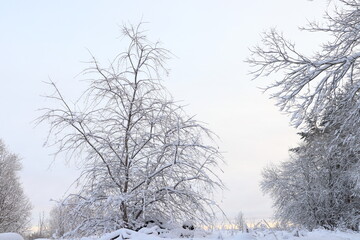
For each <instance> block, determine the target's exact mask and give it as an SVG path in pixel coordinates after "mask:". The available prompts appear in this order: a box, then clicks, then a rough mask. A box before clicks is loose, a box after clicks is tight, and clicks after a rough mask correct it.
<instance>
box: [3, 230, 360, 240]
mask: <svg viewBox="0 0 360 240" xmlns="http://www.w3.org/2000/svg"><path fill="white" fill-rule="evenodd" d="M150 232H151V230H150V231H148V232H147V233H145V232H134V231H130V230H127V229H120V230H118V231H115V232H112V233H109V234H105V235H104V236H102V237H100V238H95V237H93V238H82V239H81V240H111V239H113V240H122V239H130V240H166V239H168V240H190V239H191V240H360V233H356V232H351V231H349V232H341V231H327V230H314V231H312V232H308V231H305V230H299V231H296V230H294V231H276V230H274V231H273V230H269V229H264V230H251V231H250V232H249V233H242V232H238V231H216V232H213V233H212V234H210V235H207V236H202V235H203V233H201V232H200V233H199V232H198V233H195V235H194V236H188V237H170V238H164V237H159V236H157V234H155V233H154V234H151V233H150ZM149 233H150V234H149ZM118 236H119V237H118ZM117 237H118V238H117ZM6 240H11V239H6ZM42 240H44V239H42Z"/></svg>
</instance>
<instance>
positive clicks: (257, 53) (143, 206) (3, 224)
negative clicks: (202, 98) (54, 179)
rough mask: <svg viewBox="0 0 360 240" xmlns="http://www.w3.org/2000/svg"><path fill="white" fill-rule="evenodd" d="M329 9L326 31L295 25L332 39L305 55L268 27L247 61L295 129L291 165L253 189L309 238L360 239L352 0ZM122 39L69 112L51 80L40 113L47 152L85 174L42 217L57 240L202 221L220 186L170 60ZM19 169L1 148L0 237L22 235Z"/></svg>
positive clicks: (356, 15) (95, 66) (145, 44)
mask: <svg viewBox="0 0 360 240" xmlns="http://www.w3.org/2000/svg"><path fill="white" fill-rule="evenodd" d="M337 2H338V3H340V4H341V5H342V7H341V8H336V10H335V12H334V13H328V14H327V15H326V22H325V23H324V24H318V23H310V24H309V25H308V27H306V28H304V29H305V30H308V31H311V32H325V33H328V34H329V36H330V40H329V41H328V42H326V43H324V44H323V45H322V46H321V50H320V51H318V52H317V53H315V54H314V55H313V56H305V55H304V54H301V53H300V52H299V51H298V50H297V49H296V48H295V44H294V43H292V42H290V41H288V40H286V39H285V38H284V36H283V35H282V34H280V33H279V32H277V31H276V30H271V31H269V32H268V33H265V35H264V37H263V45H262V46H259V47H256V48H254V49H253V51H252V57H251V58H250V59H249V60H248V62H249V63H250V64H251V65H252V66H253V67H254V68H255V70H254V71H253V75H254V77H255V78H258V77H261V76H265V77H267V76H269V75H272V74H274V73H277V74H278V75H277V76H280V77H279V79H278V80H277V81H276V82H274V83H273V84H272V85H270V86H269V87H267V89H266V90H267V91H271V92H272V97H273V98H275V99H277V101H278V105H279V106H280V108H281V110H283V111H285V112H287V113H289V114H290V115H291V116H292V120H291V121H292V123H293V125H294V126H296V127H298V128H300V129H301V133H300V135H301V137H302V143H301V144H300V145H299V146H298V147H296V148H293V149H291V150H290V159H289V160H287V161H285V162H283V163H281V164H280V165H278V166H270V167H267V168H265V170H264V172H263V177H264V178H263V181H262V182H261V188H262V190H263V191H264V192H265V193H269V194H270V195H271V196H272V198H273V199H274V206H275V208H276V216H277V217H278V218H279V220H281V221H282V222H283V223H291V224H295V225H300V226H305V227H307V228H310V229H313V228H316V227H325V228H327V229H335V228H347V229H353V230H359V221H360V181H359V176H360V175H359V171H360V161H359V159H360V151H359V150H358V149H360V96H359V94H360V93H359V92H360V65H359V58H360V44H359V43H360V23H359V19H360V2H359V1H357V0H338V1H337ZM123 33H124V36H125V38H126V39H127V40H128V41H129V45H128V48H127V50H126V51H125V52H122V53H120V54H118V55H117V56H116V57H115V59H114V60H113V61H112V63H111V64H110V66H108V67H102V66H101V65H100V63H99V62H98V61H97V60H96V59H95V58H93V61H92V65H91V67H89V68H88V69H86V70H85V71H84V72H85V73H86V74H87V76H90V77H89V78H88V79H89V80H88V83H89V84H88V88H87V89H86V90H85V91H84V92H83V94H82V95H81V97H80V98H79V99H78V101H76V104H73V105H71V104H70V101H68V100H67V99H66V98H65V97H64V96H63V94H62V93H61V91H60V90H59V88H58V86H57V85H56V84H55V83H54V82H50V83H49V85H50V86H51V87H52V89H53V90H54V93H53V94H52V95H49V96H48V98H50V99H52V100H54V101H55V102H56V103H57V106H58V107H55V108H45V109H43V114H42V116H41V117H40V118H39V119H38V120H39V123H42V122H47V123H48V124H49V126H50V131H49V137H48V141H47V144H48V145H50V146H56V147H57V149H58V151H57V154H61V153H65V154H61V156H67V157H68V158H69V160H74V161H77V162H78V163H79V164H80V166H81V170H82V171H81V175H80V176H79V178H78V180H77V188H76V191H75V192H72V193H71V194H68V195H67V196H66V197H65V199H63V200H62V201H61V202H60V203H59V204H58V205H57V206H55V207H54V209H53V210H52V212H51V217H50V220H49V222H48V228H49V229H48V231H49V232H51V233H54V234H55V235H57V236H59V237H60V236H85V235H93V234H102V233H104V232H109V231H113V230H116V229H118V228H122V227H125V228H129V229H134V230H137V229H140V228H142V227H145V226H146V225H147V224H148V223H149V222H156V223H159V224H162V223H165V222H178V223H179V222H182V221H185V220H188V219H191V220H192V221H193V222H196V223H198V224H208V223H209V222H211V220H212V219H213V213H214V208H216V207H217V205H216V203H214V201H213V200H212V194H213V192H214V191H215V190H216V189H221V188H223V184H222V182H221V180H220V179H219V178H218V176H217V173H218V171H219V163H221V162H222V155H221V153H220V152H219V150H218V147H217V146H216V144H215V142H214V140H213V139H214V134H213V133H212V132H211V131H210V130H209V129H208V128H207V127H206V126H205V125H204V124H203V123H201V122H199V121H197V120H196V119H195V118H194V117H192V116H189V115H187V114H186V112H185V111H184V108H183V107H182V106H181V105H179V104H178V103H176V102H175V101H174V100H173V98H172V97H171V95H170V93H169V92H168V91H167V90H166V88H165V87H164V85H163V84H162V79H163V77H164V76H166V75H167V69H166V67H165V61H166V60H167V59H168V58H169V57H170V53H169V51H168V50H166V49H164V48H162V47H160V46H159V43H152V42H150V41H149V40H148V39H147V37H146V36H145V34H144V32H142V31H141V24H140V25H138V26H136V27H134V26H131V27H124V28H123ZM20 168H21V166H20V163H19V158H18V157H17V156H16V155H14V154H11V153H9V152H8V151H7V150H6V149H5V146H4V144H3V143H2V142H1V141H0V231H22V230H24V229H25V227H26V223H27V222H28V219H29V213H30V209H31V206H30V204H29V201H28V199H27V198H26V197H25V196H24V193H23V191H22V188H21V186H20V183H19V179H18V176H17V174H16V173H17V172H18V171H19V170H20ZM242 221H243V220H242V216H239V224H240V222H241V224H242ZM242 225H243V224H242Z"/></svg>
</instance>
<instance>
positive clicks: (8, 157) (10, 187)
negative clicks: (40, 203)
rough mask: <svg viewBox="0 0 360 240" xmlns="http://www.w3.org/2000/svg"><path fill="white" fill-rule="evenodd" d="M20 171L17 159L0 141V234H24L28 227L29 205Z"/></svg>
mask: <svg viewBox="0 0 360 240" xmlns="http://www.w3.org/2000/svg"><path fill="white" fill-rule="evenodd" d="M20 170H21V163H20V159H19V157H18V156H17V155H15V154H13V153H11V152H9V151H8V150H7V149H6V146H5V144H4V143H3V142H2V141H1V140H0V232H24V231H26V230H27V229H28V227H29V223H30V216H31V204H30V201H29V199H28V198H27V197H26V196H25V194H24V191H23V188H22V186H21V183H20V179H19V176H18V172H19V171H20Z"/></svg>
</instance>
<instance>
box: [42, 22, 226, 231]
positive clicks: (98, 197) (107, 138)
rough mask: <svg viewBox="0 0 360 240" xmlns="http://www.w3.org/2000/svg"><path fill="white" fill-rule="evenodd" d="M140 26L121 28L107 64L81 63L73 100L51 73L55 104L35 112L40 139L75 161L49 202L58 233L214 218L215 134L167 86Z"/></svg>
mask: <svg viewBox="0 0 360 240" xmlns="http://www.w3.org/2000/svg"><path fill="white" fill-rule="evenodd" d="M140 27H141V24H140V25H139V26H135V27H134V26H131V27H124V28H123V33H124V36H125V39H127V40H128V41H129V45H128V47H127V49H126V51H125V52H123V53H120V54H118V55H117V56H116V58H115V59H114V60H113V61H112V63H111V64H110V66H108V67H102V66H101V65H100V63H99V62H98V61H97V60H96V59H95V58H93V61H92V66H91V67H90V68H88V69H86V70H85V73H86V74H87V76H89V79H91V80H89V81H88V83H89V85H88V88H87V89H86V90H85V91H84V93H83V94H82V95H81V97H80V99H79V100H78V101H77V103H78V104H77V105H74V106H72V105H70V104H69V101H68V100H66V99H65V98H64V97H63V95H62V93H61V92H60V90H59V88H58V87H57V85H56V84H55V83H53V82H50V83H49V84H50V85H51V87H52V88H53V90H54V94H52V95H50V96H48V97H49V98H50V99H52V100H54V101H55V102H56V103H57V104H58V108H48V109H44V111H43V115H42V116H41V117H40V118H39V122H47V123H49V125H50V134H49V140H48V142H47V143H48V144H49V145H56V146H57V147H58V153H65V156H69V158H70V159H72V160H75V161H77V162H78V163H80V165H81V169H82V172H81V176H80V177H79V179H78V180H77V185H78V188H77V191H76V192H73V193H71V194H69V195H67V196H66V197H65V199H64V200H63V201H62V203H61V204H60V205H59V206H58V207H57V209H55V210H54V212H53V213H56V215H57V216H58V218H57V219H56V220H54V221H63V220H64V219H65V221H66V224H65V225H64V224H58V226H61V227H63V228H62V229H58V231H57V234H58V235H61V236H62V235H64V234H65V235H66V236H84V235H92V234H99V233H100V234H101V233H104V232H109V231H113V230H116V229H118V228H122V227H125V228H129V229H139V228H141V227H144V226H146V224H147V223H148V222H149V221H156V222H159V223H164V222H168V221H170V222H179V223H181V222H182V221H186V220H189V219H191V220H192V221H193V222H196V223H198V224H207V223H209V222H211V221H212V220H213V211H214V207H215V208H216V207H217V206H216V204H215V203H214V201H213V200H212V193H213V191H214V190H215V189H217V188H220V189H221V188H222V187H223V184H222V182H221V180H220V179H219V178H218V176H217V173H218V171H219V166H218V164H219V163H221V162H222V155H221V153H220V152H219V149H218V147H217V146H216V144H215V142H214V140H213V138H214V137H215V135H214V134H213V133H212V132H211V131H210V130H209V129H208V128H207V127H206V126H205V124H203V123H201V122H199V121H197V120H196V119H195V118H194V117H193V116H189V115H187V114H186V112H185V111H184V109H183V107H182V106H181V105H179V104H177V103H176V102H175V101H174V100H173V98H172V97H171V95H170V94H169V92H168V91H167V90H166V89H165V87H164V86H163V84H162V78H163V76H166V75H167V70H166V68H165V61H166V59H168V58H169V57H170V53H169V51H168V50H166V49H164V48H161V47H160V46H159V43H152V42H150V41H149V40H148V39H147V38H146V36H145V34H144V32H142V31H141V28H140ZM62 156H63V155H62ZM64 214H65V215H64ZM59 216H60V217H59ZM63 217H65V218H63ZM61 219H63V220H61Z"/></svg>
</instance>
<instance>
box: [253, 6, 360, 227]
mask: <svg viewBox="0 0 360 240" xmlns="http://www.w3.org/2000/svg"><path fill="white" fill-rule="evenodd" d="M337 3H340V4H341V7H339V8H336V10H335V12H334V13H327V15H326V22H325V23H324V24H318V23H310V24H309V25H308V26H307V27H305V28H303V29H304V30H308V31H311V32H325V33H328V34H329V37H330V40H329V41H328V42H326V43H324V44H323V45H322V47H321V50H320V51H318V52H317V53H315V55H314V56H305V55H303V54H301V53H300V52H299V51H298V50H297V49H296V48H295V44H294V43H292V42H290V41H288V40H286V39H285V38H284V37H283V35H282V34H280V33H278V32H277V31H276V30H271V31H270V32H268V33H266V34H265V35H264V38H263V45H262V46H259V47H256V48H255V49H253V52H252V57H251V58H250V59H249V60H248V62H249V63H250V64H251V65H252V66H253V67H255V70H254V71H253V75H254V77H255V78H257V77H260V76H265V77H266V76H269V75H272V74H274V73H277V74H278V75H277V76H280V77H279V80H277V81H276V82H274V83H273V84H272V85H270V86H269V87H268V88H267V90H268V91H271V92H272V97H273V98H275V99H277V101H278V105H279V106H280V108H281V110H283V111H285V112H288V113H290V114H291V116H292V123H293V124H294V125H295V126H296V127H299V128H300V129H301V133H300V135H301V136H302V140H303V141H302V143H301V144H300V146H298V147H296V148H293V149H291V150H290V155H291V156H290V159H289V160H288V161H286V162H283V163H282V164H280V165H279V166H270V167H267V168H265V170H264V172H263V177H264V178H263V181H262V183H261V187H262V189H263V191H264V192H265V193H269V194H270V195H271V196H272V198H273V199H274V206H275V208H276V215H277V217H278V218H279V219H280V220H282V221H284V222H290V223H293V224H297V225H301V226H305V227H307V228H310V229H313V228H316V227H325V228H327V229H335V228H348V229H354V230H359V220H360V185H359V183H360V182H359V176H360V175H359V170H360V161H359V159H360V155H359V154H360V152H359V149H360V96H359V94H360V93H359V92H360V91H359V90H360V65H359V60H360V59H359V58H360V48H359V47H360V44H359V43H360V28H359V26H360V25H359V20H360V2H359V1H357V0H339V1H337Z"/></svg>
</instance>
